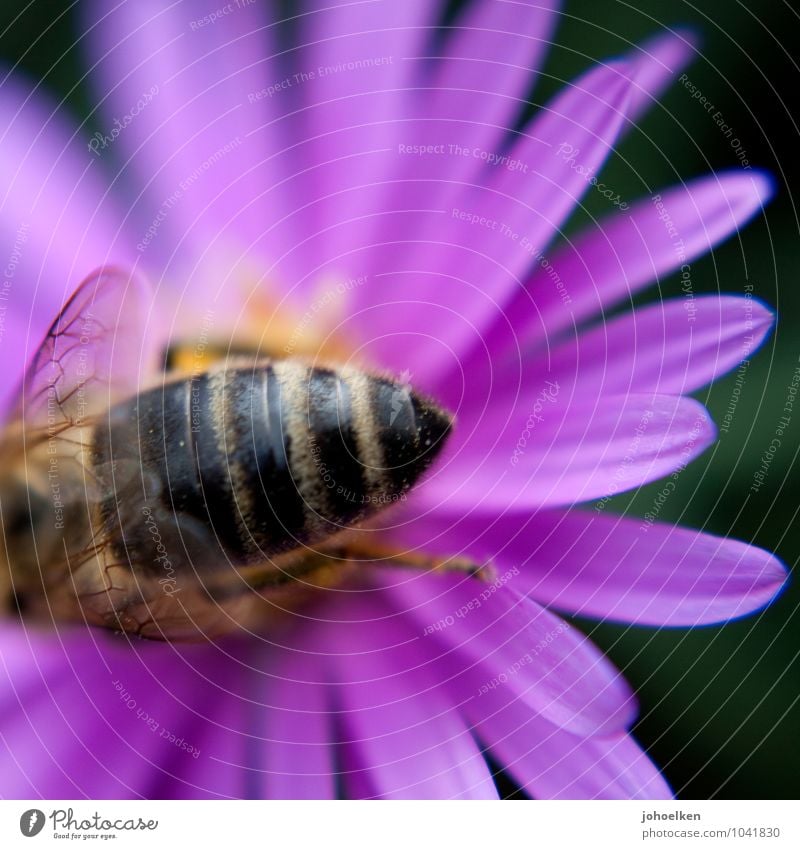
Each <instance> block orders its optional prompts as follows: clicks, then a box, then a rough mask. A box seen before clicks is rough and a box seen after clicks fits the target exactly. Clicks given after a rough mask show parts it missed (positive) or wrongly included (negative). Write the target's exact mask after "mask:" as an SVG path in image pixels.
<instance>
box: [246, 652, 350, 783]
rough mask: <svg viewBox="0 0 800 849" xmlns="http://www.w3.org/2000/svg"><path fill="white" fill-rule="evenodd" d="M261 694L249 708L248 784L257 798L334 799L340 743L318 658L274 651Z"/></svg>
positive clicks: (264, 676)
mask: <svg viewBox="0 0 800 849" xmlns="http://www.w3.org/2000/svg"><path fill="white" fill-rule="evenodd" d="M270 657H271V660H270V663H269V665H268V667H266V668H267V669H268V674H267V673H265V674H263V675H262V677H263V683H262V687H261V689H260V690H259V693H258V694H259V698H258V700H256V701H255V702H254V703H253V704H251V705H250V706H249V707H248V708H247V710H248V711H249V713H250V715H251V716H252V723H251V724H252V730H251V732H250V737H249V738H248V739H247V741H246V748H245V750H244V751H245V755H246V758H245V761H246V762H245V764H243V766H242V768H243V769H247V770H249V771H250V773H251V775H250V776H248V779H247V783H248V785H249V786H250V787H251V789H252V792H251V793H250V794H249V795H251V796H252V797H254V798H257V799H333V798H335V796H336V786H335V785H336V779H335V776H334V770H335V764H334V762H333V753H334V746H335V743H336V741H335V739H334V731H333V728H332V722H331V716H330V705H329V703H328V698H327V694H326V688H325V687H324V686H322V685H321V684H320V683H319V682H320V681H321V679H322V673H321V672H320V671H319V669H318V663H317V661H316V659H315V658H314V657H313V656H310V655H308V654H305V653H301V652H288V651H283V652H277V651H273V652H270Z"/></svg>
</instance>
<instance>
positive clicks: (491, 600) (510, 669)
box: [376, 570, 636, 736]
mask: <svg viewBox="0 0 800 849" xmlns="http://www.w3.org/2000/svg"><path fill="white" fill-rule="evenodd" d="M376 580H378V581H380V582H381V584H382V585H383V586H384V587H386V588H387V589H388V591H389V592H390V593H391V596H392V597H393V598H394V599H395V600H396V601H395V603H396V606H397V607H398V608H399V609H401V610H402V611H403V612H404V613H405V614H406V615H408V616H411V617H413V619H414V620H416V622H417V623H418V624H419V628H420V634H421V635H423V636H424V638H425V639H427V640H431V641H434V642H435V641H441V642H442V643H443V644H444V645H445V646H446V649H447V652H448V653H449V652H452V654H453V660H452V661H451V662H450V663H449V668H451V669H452V670H453V674H454V675H455V674H457V673H458V671H459V670H460V668H466V669H467V670H475V669H476V668H477V669H479V670H480V672H479V673H478V672H475V673H474V674H475V675H478V674H480V676H481V686H480V687H479V688H478V689H476V690H475V692H474V693H473V694H472V695H473V696H474V697H479V696H480V695H481V694H485V692H484V691H487V692H488V691H490V690H493V689H495V688H497V687H499V688H501V689H506V688H507V689H508V691H509V693H513V694H514V695H515V697H516V698H519V699H520V700H521V701H522V702H524V703H525V705H527V707H528V708H529V709H530V710H532V711H534V712H535V713H537V714H540V715H541V716H542V717H543V718H544V719H547V720H548V721H550V722H552V723H553V724H555V725H556V726H557V727H559V728H562V729H564V730H565V731H569V732H572V733H575V734H579V735H581V736H585V735H591V734H613V733H615V732H617V731H620V730H622V729H624V728H626V727H627V726H628V725H629V724H630V723H631V722H632V721H633V719H634V716H635V713H636V704H635V700H634V698H633V695H632V693H631V691H630V689H629V687H628V686H627V684H626V683H625V681H624V679H623V678H622V677H621V676H620V674H619V672H618V671H617V670H616V669H614V667H613V666H612V664H611V663H610V662H609V661H608V660H607V659H606V658H605V656H604V655H603V654H602V653H601V652H600V651H599V650H598V649H597V648H596V647H595V646H594V645H593V644H592V643H591V642H590V641H589V640H588V639H587V638H586V637H584V636H583V635H582V634H580V633H579V632H578V631H577V630H576V629H574V628H572V627H570V626H569V625H567V623H566V622H564V621H563V620H561V619H560V618H559V617H557V616H555V615H554V614H552V613H550V612H549V611H547V610H545V609H544V608H542V607H540V606H539V605H538V604H536V603H535V602H533V601H531V600H530V599H526V598H524V597H521V596H519V595H518V594H517V593H516V592H514V591H513V590H512V589H511V587H510V585H509V584H508V583H505V584H500V585H498V586H493V588H491V589H489V588H487V586H486V584H481V583H479V582H477V581H471V580H465V579H458V580H457V581H456V580H455V579H454V578H453V577H452V576H447V577H446V576H432V575H428V576H424V577H415V578H412V579H410V578H409V576H408V574H406V573H402V572H398V571H389V570H387V574H386V575H385V576H383V575H381V576H378V577H377V578H376ZM462 665H464V666H463V667H462Z"/></svg>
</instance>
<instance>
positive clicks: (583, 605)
mask: <svg viewBox="0 0 800 849" xmlns="http://www.w3.org/2000/svg"><path fill="white" fill-rule="evenodd" d="M672 486H673V484H672V483H671V482H670V481H667V483H666V484H665V490H663V491H662V492H663V497H664V498H669V496H670V493H671V491H672V489H671V488H672ZM395 537H396V539H397V540H398V542H399V543H400V544H402V545H406V546H410V547H411V548H412V550H416V549H420V550H423V551H435V552H438V553H441V554H444V555H448V556H457V555H463V556H466V557H468V558H470V559H472V560H475V561H477V562H484V561H489V562H493V563H494V564H495V566H496V568H497V569H498V570H499V571H500V572H501V573H503V574H504V573H506V572H507V571H508V570H512V571H514V572H516V571H519V577H517V578H515V586H516V587H517V588H518V589H519V590H520V591H521V592H524V593H526V594H529V595H530V596H532V597H533V598H535V599H537V600H538V601H539V602H541V603H542V604H547V605H552V606H554V607H557V608H559V609H561V610H565V611H567V612H569V613H574V614H579V615H581V616H591V617H596V618H598V619H612V620H616V621H620V622H629V623H633V624H638V625H654V626H685V627H691V626H694V625H710V624H714V623H719V622H727V621H728V620H730V619H735V618H737V617H740V616H745V615H747V614H748V613H752V612H753V611H755V610H758V609H760V608H762V607H764V606H765V605H767V604H769V603H770V602H771V601H773V600H774V599H775V598H776V597H777V595H778V594H779V593H780V592H781V590H782V589H783V588H784V586H785V584H786V578H787V572H786V569H785V567H784V566H783V564H782V563H781V562H780V561H779V560H778V559H777V558H776V557H774V556H773V555H771V554H769V553H768V552H766V551H764V550H763V549H760V548H757V547H756V546H754V545H750V544H748V543H745V542H739V541H738V540H733V539H726V538H723V537H717V536H713V535H712V534H707V533H703V532H702V531H696V530H692V529H690V528H682V527H674V526H672V525H667V524H664V523H663V522H657V521H655V520H654V519H653V517H652V516H651V517H649V518H642V519H637V518H628V517H622V516H617V515H611V514H604V513H599V512H594V511H593V512H589V511H583V510H572V511H570V512H563V511H558V510H546V511H540V512H539V513H537V514H535V515H531V514H530V513H529V512H523V511H515V510H512V511H509V512H508V513H506V514H505V515H502V516H498V515H496V514H491V513H485V512H482V511H475V512H473V513H472V514H468V515H465V516H460V515H456V514H454V513H448V512H447V511H441V512H438V513H432V514H431V515H429V516H428V517H427V518H426V519H425V520H424V521H420V522H418V523H413V524H409V525H407V526H405V527H404V528H402V529H398V531H397V532H396V534H395Z"/></svg>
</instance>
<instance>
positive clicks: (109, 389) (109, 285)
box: [15, 267, 151, 436]
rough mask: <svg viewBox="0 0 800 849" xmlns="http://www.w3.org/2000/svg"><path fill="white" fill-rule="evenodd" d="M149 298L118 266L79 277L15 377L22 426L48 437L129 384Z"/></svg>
mask: <svg viewBox="0 0 800 849" xmlns="http://www.w3.org/2000/svg"><path fill="white" fill-rule="evenodd" d="M150 301H151V292H150V287H149V286H148V285H147V283H146V282H145V280H144V279H143V278H142V277H141V276H139V275H136V274H133V273H131V272H127V271H123V270H121V269H118V268H113V267H111V268H101V269H99V270H98V271H96V272H94V273H93V274H91V275H90V276H89V277H87V278H86V280H84V281H83V283H81V285H80V286H79V287H78V288H77V290H76V291H75V294H74V295H73V296H72V297H71V298H70V300H69V301H68V302H67V304H66V306H65V307H64V309H63V310H62V311H61V314H60V315H59V316H58V318H56V320H55V321H54V322H53V325H52V327H51V328H50V330H49V331H48V332H47V335H46V336H45V338H44V341H43V342H42V344H41V346H40V348H39V350H38V351H37V353H36V355H35V356H34V358H33V360H32V361H31V363H30V365H29V367H28V370H27V372H26V374H25V377H24V378H23V381H22V387H21V390H20V398H19V401H18V404H17V409H16V413H15V415H16V418H17V419H18V420H19V422H20V424H21V425H22V427H23V428H24V429H25V430H26V431H28V432H30V431H32V430H33V431H36V430H40V429H45V430H46V431H47V433H48V434H49V435H50V436H53V435H55V434H57V433H60V432H61V431H63V430H64V429H66V428H68V427H71V426H73V425H80V424H81V423H82V422H83V421H84V420H85V419H86V418H87V417H88V416H91V415H94V414H96V413H98V412H100V411H102V410H105V409H107V408H108V407H109V406H110V405H111V404H113V403H114V402H115V401H118V400H120V399H121V398H125V397H127V396H130V395H132V394H134V393H135V392H136V391H137V388H138V386H139V377H140V374H145V373H147V372H148V370H149V367H150V366H149V363H147V364H146V363H145V362H144V361H143V357H144V356H145V346H144V338H143V335H144V327H145V319H146V316H147V310H148V308H149V305H150Z"/></svg>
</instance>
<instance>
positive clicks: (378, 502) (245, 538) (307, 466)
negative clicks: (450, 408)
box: [96, 360, 450, 571]
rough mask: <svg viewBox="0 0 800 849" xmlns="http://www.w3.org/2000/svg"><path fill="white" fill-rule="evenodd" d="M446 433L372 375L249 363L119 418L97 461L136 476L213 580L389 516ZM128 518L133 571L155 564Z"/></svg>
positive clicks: (100, 433) (121, 410)
mask: <svg viewBox="0 0 800 849" xmlns="http://www.w3.org/2000/svg"><path fill="white" fill-rule="evenodd" d="M449 424H450V420H449V418H448V417H447V416H446V414H444V413H442V412H441V411H439V410H438V409H437V408H436V407H434V406H433V405H430V404H428V403H426V402H424V401H422V400H421V399H420V398H419V397H418V396H416V395H415V394H414V393H412V392H411V391H410V390H409V389H408V388H407V387H404V386H402V385H400V384H397V383H393V382H391V381H388V380H385V379H383V378H378V377H375V376H372V375H369V374H367V373H364V372H360V371H355V370H349V369H348V370H332V369H325V368H311V367H308V366H307V365H305V364H304V363H302V362H299V361H296V360H284V361H279V362H275V363H267V364H264V363H258V364H255V363H254V364H253V365H252V366H242V367H237V368H232V369H227V370H221V369H220V370H213V371H209V372H206V373H203V374H201V375H198V376H196V377H193V378H187V379H183V380H178V381H176V382H173V383H169V384H166V385H165V386H164V387H160V388H158V389H153V390H149V391H147V392H144V393H142V394H141V395H139V396H138V397H137V398H135V399H131V400H130V401H128V402H125V403H124V404H122V405H117V407H115V408H114V409H113V410H112V418H111V426H110V427H107V428H106V427H98V429H97V438H96V462H97V464H98V466H102V465H103V464H104V463H105V462H107V461H109V460H111V459H112V458H113V459H114V460H117V461H118V460H119V459H120V458H122V459H127V460H129V461H133V462H135V463H138V464H139V465H140V467H141V469H142V477H143V480H144V481H145V496H144V500H145V501H147V502H153V501H154V502H155V503H156V505H157V511H158V515H159V517H160V521H161V524H162V525H165V526H166V527H167V528H168V531H172V535H171V537H170V542H171V544H172V545H173V546H174V547H177V548H179V549H181V550H183V551H184V552H185V557H184V560H186V561H192V565H193V566H194V568H195V569H199V570H200V571H205V569H206V568H211V569H215V570H216V569H219V568H221V567H223V566H224V565H225V564H226V561H227V562H230V563H232V564H233V565H241V564H245V563H252V562H256V561H258V560H263V559H264V558H268V557H271V556H272V555H275V554H277V553H280V552H282V551H285V550H288V549H291V548H297V547H298V546H302V545H309V546H310V545H313V544H315V543H316V542H318V541H321V540H323V539H325V538H326V537H328V536H330V535H332V534H334V533H336V532H337V531H339V530H342V529H343V528H345V527H348V526H349V525H352V524H353V523H354V522H357V521H359V520H360V519H363V518H365V517H366V516H368V515H370V514H371V513H374V512H376V511H377V510H380V509H382V508H383V507H385V506H386V505H387V504H388V503H391V502H392V501H393V500H396V499H397V498H398V497H400V496H401V495H402V493H404V492H405V491H406V490H407V489H408V488H409V487H410V486H411V485H412V484H413V483H414V482H415V481H416V480H417V478H418V477H419V475H420V474H421V473H422V472H423V471H424V469H425V468H427V466H428V465H429V464H430V462H431V460H432V459H433V457H434V456H435V455H436V454H437V453H438V451H439V449H440V447H441V445H442V444H443V441H444V438H445V437H446V435H447V432H448V429H449ZM139 487H140V489H141V483H140V484H139ZM134 490H135V487H134ZM127 496H128V497H130V493H127ZM119 503H120V497H119V493H118V496H117V498H116V499H114V501H113V504H112V502H111V501H109V502H108V503H107V504H106V505H105V507H104V512H105V515H106V518H107V519H109V517H110V519H109V520H110V521H113V515H112V514H113V512H114V510H117V512H118V513H119V510H118V507H119ZM142 506H143V509H151V507H148V506H147V505H142ZM125 514H127V519H125V518H123V519H121V523H122V528H121V530H122V537H123V538H124V541H125V548H126V552H127V554H128V555H130V558H131V561H132V562H133V560H134V559H135V560H144V561H148V560H151V561H152V560H154V556H153V550H152V549H153V544H152V540H151V539H150V538H149V537H148V535H147V532H146V531H147V529H146V528H144V527H143V523H142V518H141V515H140V514H141V511H131V510H128V511H125ZM125 514H122V515H125ZM204 527H205V528H207V529H209V530H210V531H211V532H212V533H213V539H214V540H215V544H214V545H212V546H209V545H208V544H203V542H202V536H203V535H202V533H200V532H199V531H200V529H201V528H204ZM150 531H151V536H152V529H150ZM166 535H167V536H169V533H167V534H166ZM164 536H165V533H164V532H163V531H161V532H160V538H161V540H162V542H163V539H164ZM187 540H188V544H187ZM174 559H176V560H180V557H176V558H174ZM195 560H199V563H198V562H194V561H195ZM144 565H146V562H145V564H144ZM187 565H188V564H187Z"/></svg>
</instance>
